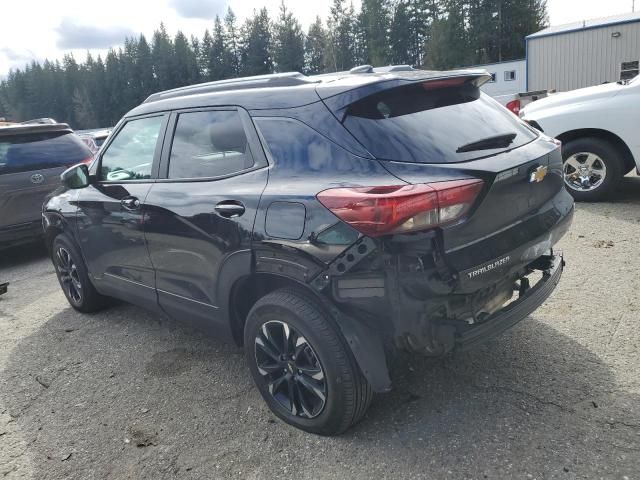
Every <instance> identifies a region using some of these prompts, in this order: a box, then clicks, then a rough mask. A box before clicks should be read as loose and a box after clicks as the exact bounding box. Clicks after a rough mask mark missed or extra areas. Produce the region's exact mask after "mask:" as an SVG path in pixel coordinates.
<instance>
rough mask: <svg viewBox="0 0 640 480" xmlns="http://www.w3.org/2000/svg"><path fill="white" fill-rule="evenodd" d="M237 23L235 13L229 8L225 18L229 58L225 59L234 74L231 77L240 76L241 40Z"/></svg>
mask: <svg viewBox="0 0 640 480" xmlns="http://www.w3.org/2000/svg"><path fill="white" fill-rule="evenodd" d="M236 21H237V19H236V15H235V13H233V10H231V7H229V8H228V9H227V14H226V15H225V17H224V29H225V33H226V45H227V57H228V58H226V59H225V62H226V63H227V64H228V65H229V68H230V71H231V72H233V73H232V75H230V76H231V77H237V76H238V75H240V38H239V32H238V27H237V25H236Z"/></svg>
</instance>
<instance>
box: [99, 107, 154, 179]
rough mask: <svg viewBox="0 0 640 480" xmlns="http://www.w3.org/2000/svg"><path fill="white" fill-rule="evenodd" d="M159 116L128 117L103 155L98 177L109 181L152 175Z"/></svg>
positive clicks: (145, 177) (142, 177) (146, 177)
mask: <svg viewBox="0 0 640 480" xmlns="http://www.w3.org/2000/svg"><path fill="white" fill-rule="evenodd" d="M161 125H162V117H161V116H160V117H149V118H141V119H139V120H131V121H129V122H127V124H126V125H125V126H124V127H123V128H122V130H120V131H119V132H118V134H117V136H116V138H114V139H113V142H111V144H110V145H109V147H108V148H107V150H106V151H105V152H104V154H103V155H102V163H101V165H100V179H101V180H107V181H111V182H122V181H127V180H144V179H148V178H151V166H152V165H153V156H154V153H155V150H156V143H157V141H158V135H159V134H160V127H161Z"/></svg>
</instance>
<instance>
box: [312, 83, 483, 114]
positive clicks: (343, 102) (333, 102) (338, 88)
mask: <svg viewBox="0 0 640 480" xmlns="http://www.w3.org/2000/svg"><path fill="white" fill-rule="evenodd" d="M370 75H371V76H372V78H371V80H372V81H371V83H367V84H365V85H362V84H360V86H358V87H354V88H353V89H351V90H347V91H344V86H345V85H344V84H345V81H348V78H345V79H340V80H337V81H335V83H334V82H327V83H326V84H322V83H321V84H319V85H318V86H317V87H316V91H317V92H318V95H319V96H320V98H321V99H322V100H323V101H324V103H325V105H326V106H327V107H328V108H329V110H331V112H333V114H334V115H335V116H336V117H337V118H338V120H340V121H342V120H343V119H344V116H345V114H346V110H347V108H348V107H349V105H351V104H352V103H354V102H356V101H358V100H360V99H362V98H365V97H368V96H370V95H373V94H376V93H378V92H382V91H384V90H389V89H392V88H396V87H404V86H407V85H412V84H416V83H426V82H434V83H435V82H445V81H447V80H455V79H464V80H465V81H464V83H473V84H474V85H475V86H477V87H480V86H481V85H484V84H485V83H486V82H488V81H489V80H491V75H489V73H488V72H487V71H486V70H453V71H448V72H433V71H427V70H414V71H412V72H402V73H393V74H381V75H375V74H370ZM337 92H340V93H337Z"/></svg>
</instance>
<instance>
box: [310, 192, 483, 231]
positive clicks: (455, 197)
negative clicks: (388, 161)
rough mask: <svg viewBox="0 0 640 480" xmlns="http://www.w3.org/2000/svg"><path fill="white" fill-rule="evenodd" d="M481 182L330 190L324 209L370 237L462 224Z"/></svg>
mask: <svg viewBox="0 0 640 480" xmlns="http://www.w3.org/2000/svg"><path fill="white" fill-rule="evenodd" d="M482 185H483V182H482V180H477V179H472V180H453V181H449V182H437V183H430V184H418V185H394V186H384V187H351V188H330V189H329V190H324V191H323V192H320V193H319V194H318V200H319V201H320V203H322V205H324V206H325V207H327V208H328V209H329V210H331V211H332V212H333V213H334V214H335V215H336V216H337V217H338V218H340V219H341V220H343V221H344V222H346V223H348V224H349V225H351V226H352V227H353V228H355V229H356V230H358V231H359V232H361V233H363V234H364V235H367V236H370V237H379V236H381V235H389V234H393V233H406V232H414V231H418V230H427V229H430V228H434V227H437V226H439V225H444V224H448V223H452V222H455V221H456V220H459V219H460V218H461V217H462V216H463V215H464V214H465V213H467V211H468V210H469V208H471V206H472V205H473V203H474V201H475V199H476V198H477V196H478V194H479V193H480V190H482Z"/></svg>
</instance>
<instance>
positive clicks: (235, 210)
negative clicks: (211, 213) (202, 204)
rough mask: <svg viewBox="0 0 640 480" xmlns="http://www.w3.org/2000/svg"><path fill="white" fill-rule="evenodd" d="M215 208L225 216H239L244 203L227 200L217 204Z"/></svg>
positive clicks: (242, 211)
mask: <svg viewBox="0 0 640 480" xmlns="http://www.w3.org/2000/svg"><path fill="white" fill-rule="evenodd" d="M215 210H216V212H218V213H219V214H220V215H221V216H223V217H226V218H233V217H239V216H241V215H242V214H243V213H244V205H243V204H241V203H240V202H236V201H234V200H228V201H224V202H220V203H219V204H217V205H216V206H215Z"/></svg>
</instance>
